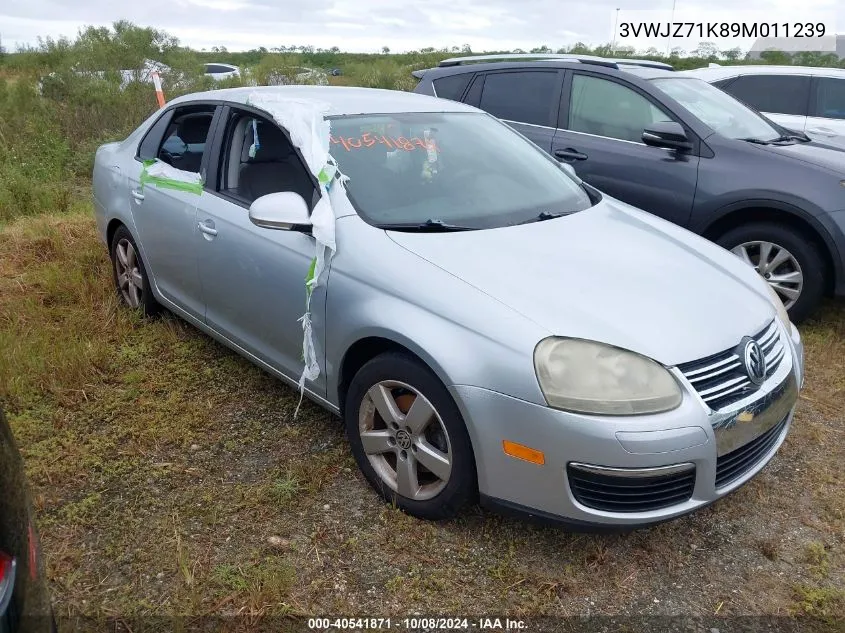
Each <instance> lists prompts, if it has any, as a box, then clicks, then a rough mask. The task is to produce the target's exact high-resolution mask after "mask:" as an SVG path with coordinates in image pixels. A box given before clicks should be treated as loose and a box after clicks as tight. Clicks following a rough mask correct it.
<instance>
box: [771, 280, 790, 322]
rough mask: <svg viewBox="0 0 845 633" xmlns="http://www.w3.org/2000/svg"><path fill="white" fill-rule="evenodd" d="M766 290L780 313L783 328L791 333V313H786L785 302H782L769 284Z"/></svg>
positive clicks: (779, 317)
mask: <svg viewBox="0 0 845 633" xmlns="http://www.w3.org/2000/svg"><path fill="white" fill-rule="evenodd" d="M766 288H767V289H768V291H769V296H770V298H771V300H772V304H773V305H774V306H775V310H776V311H777V313H778V319H780V322H781V323H782V324H783V327H784V328H786V331H787V332H790V331H791V330H792V328H791V327H790V322H789V313H788V312H787V311H786V308H785V307H784V305H783V301H781V298H780V295H778V293H777V292H775V289H774V288H772V287H771V285H769V284H768V283H767V284H766Z"/></svg>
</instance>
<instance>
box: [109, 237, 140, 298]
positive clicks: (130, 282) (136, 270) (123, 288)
mask: <svg viewBox="0 0 845 633" xmlns="http://www.w3.org/2000/svg"><path fill="white" fill-rule="evenodd" d="M114 268H115V273H116V277H117V287H118V289H119V290H120V294H121V296H122V297H123V300H124V301H126V303H127V305H129V307H131V308H137V307H139V306H140V305H141V299H142V298H143V294H144V277H143V275H142V274H141V265H140V262H139V260H138V253H136V252H135V247H134V246H133V245H132V242H130V241H129V240H128V239H126V238H123V239H121V240H120V241H119V242H118V243H117V246H116V247H115V258H114Z"/></svg>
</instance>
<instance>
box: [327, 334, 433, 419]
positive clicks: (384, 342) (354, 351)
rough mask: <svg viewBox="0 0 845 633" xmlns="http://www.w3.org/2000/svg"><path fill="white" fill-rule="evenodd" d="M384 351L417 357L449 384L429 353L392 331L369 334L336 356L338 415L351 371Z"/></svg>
mask: <svg viewBox="0 0 845 633" xmlns="http://www.w3.org/2000/svg"><path fill="white" fill-rule="evenodd" d="M386 352H400V353H402V354H407V355H408V356H410V357H411V358H414V359H416V360H418V361H419V362H420V363H422V364H423V365H425V367H427V368H428V369H429V370H430V371H431V372H433V373H434V375H435V376H437V378H438V379H439V380H440V382H442V383H443V384H444V386H446V387H447V389H448V386H449V383H448V380H447V379H446V376H445V373H444V370H443V368H442V367H440V366H439V365H438V364H437V363H436V362H435V361H434V359H433V358H431V356H430V355H429V354H426V353H425V352H424V351H423V350H420V349H419V348H418V347H417V346H416V345H414V344H413V342H411V341H408V340H406V339H405V337H402V336H397V335H395V334H393V335H388V334H387V333H379V334H370V335H366V336H362V337H361V338H359V339H357V340H356V341H355V342H353V343H352V344H351V345H350V346H349V347H348V348H347V349H346V351H345V352H344V354H343V356H342V357H341V359H340V363H339V365H338V371H337V381H336V385H337V402H338V407H339V409H340V412H341V415H343V411H344V408H345V406H346V394H347V392H348V391H349V385H350V383H351V382H352V379H353V378H354V377H355V374H357V373H358V371H359V370H360V369H361V367H363V366H364V365H365V364H367V363H368V362H369V361H371V360H372V359H373V358H375V357H376V356H380V355H381V354H384V353H386Z"/></svg>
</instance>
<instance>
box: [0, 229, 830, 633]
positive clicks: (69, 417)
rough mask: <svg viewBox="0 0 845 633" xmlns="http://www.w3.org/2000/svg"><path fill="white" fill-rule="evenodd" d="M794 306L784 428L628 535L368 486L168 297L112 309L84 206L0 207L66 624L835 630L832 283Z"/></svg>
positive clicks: (16, 363) (343, 453) (0, 252)
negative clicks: (701, 498) (145, 314)
mask: <svg viewBox="0 0 845 633" xmlns="http://www.w3.org/2000/svg"><path fill="white" fill-rule="evenodd" d="M801 329H802V334H803V336H804V337H805V343H806V346H807V351H806V355H807V368H808V369H807V386H806V389H805V390H804V392H803V393H802V397H801V401H800V405H799V408H798V412H797V414H796V418H795V422H794V425H793V429H792V431H791V433H790V435H789V437H788V439H787V441H786V444H785V445H784V447H783V448H782V450H781V451H780V453H779V454H778V456H777V457H776V458H775V459H774V460H773V462H772V463H771V464H770V465H769V466H768V467H767V468H766V469H765V470H764V471H763V473H762V474H761V475H760V476H759V477H757V478H756V479H755V480H754V481H752V482H751V483H750V484H749V485H747V486H745V487H744V488H742V489H741V490H740V491H738V492H737V493H736V494H734V495H732V496H730V497H728V498H727V499H725V500H722V501H720V502H718V503H716V504H714V505H712V506H710V507H708V508H706V509H704V510H703V511H700V512H698V513H696V514H694V515H692V516H688V517H685V518H682V519H679V520H675V521H672V522H670V523H667V524H663V525H660V526H658V527H655V528H652V529H648V530H643V531H637V532H633V533H630V534H626V535H610V536H609V535H589V534H575V533H569V532H567V531H565V530H563V529H560V528H554V527H542V526H537V525H532V524H529V523H526V522H524V521H520V520H514V519H507V518H502V517H499V516H495V515H492V514H489V513H486V512H484V511H481V510H479V509H473V510H471V511H469V512H467V513H466V514H465V515H464V516H462V517H460V518H459V519H457V520H455V521H452V522H448V523H442V524H437V523H426V522H423V521H419V520H416V519H413V518H411V517H408V516H405V515H403V514H402V513H401V512H399V511H397V510H396V509H394V508H391V507H388V506H386V505H384V504H383V503H382V502H381V501H380V499H379V498H377V496H376V495H375V494H374V493H373V492H371V490H370V489H369V488H368V487H367V485H366V484H365V482H364V481H363V478H362V477H361V476H360V475H359V474H358V471H357V468H356V466H355V464H354V461H353V459H352V456H351V454H350V452H349V449H348V446H347V443H346V441H345V439H344V435H343V431H342V428H341V425H340V423H339V421H338V420H337V419H336V418H333V417H332V416H331V415H329V414H327V413H325V412H324V411H322V410H321V409H319V408H318V407H317V406H315V405H312V404H310V403H307V402H306V403H305V404H303V407H302V410H301V411H300V414H299V416H298V418H297V419H296V420H294V419H293V410H294V408H295V406H296V402H297V397H298V394H296V393H295V392H294V391H293V390H291V389H290V388H288V387H286V386H284V385H283V384H281V383H280V382H278V381H276V380H274V379H273V378H271V377H269V376H268V375H266V374H264V373H262V372H261V371H260V370H258V369H256V368H254V367H253V366H251V365H250V364H249V363H248V362H246V361H245V360H242V359H240V358H239V357H237V356H236V355H235V354H233V353H232V352H230V351H228V350H226V349H224V348H223V347H221V346H220V345H218V344H216V343H215V342H213V341H212V340H211V339H209V338H208V337H206V336H205V335H203V334H201V333H199V332H198V331H197V330H195V329H194V328H192V327H190V326H188V325H186V324H184V323H183V322H181V321H179V320H178V319H175V318H173V317H168V316H164V317H162V318H158V319H155V320H153V321H147V322H145V321H141V320H138V319H136V318H134V317H133V316H132V315H130V314H128V313H127V311H126V310H124V309H122V308H120V307H119V306H118V304H117V301H116V299H115V297H114V296H113V292H112V286H111V278H110V272H109V265H108V261H107V257H106V252H105V249H104V247H103V246H102V245H101V244H100V243H99V242H97V240H96V237H95V234H94V226H93V221H92V220H91V219H90V216H89V215H88V214H87V213H80V214H78V215H71V216H65V217H61V218H59V217H54V218H41V219H36V220H25V221H21V222H19V223H17V224H13V225H10V226H7V227H6V228H5V229H2V230H0V358H4V359H5V361H4V362H5V363H6V367H5V368H2V367H0V398H2V399H3V401H4V402H5V404H6V407H7V408H8V410H9V413H10V418H11V423H12V426H13V429H14V431H15V432H16V434H17V436H18V439H19V443H20V445H21V448H22V451H23V453H24V456H25V459H26V460H27V467H28V471H29V475H30V478H31V482H32V485H33V488H34V493H35V498H36V502H37V508H38V512H39V528H40V531H41V535H42V541H43V546H44V550H45V552H46V557H47V562H48V571H49V577H50V580H51V582H52V587H53V592H54V602H55V609H56V614H57V616H58V617H59V620H60V623H63V624H62V626H63V627H64V628H67V630H70V629H71V628H72V624H73V622H74V621H75V620H73V619H72V618H78V617H82V616H90V617H94V618H107V617H116V618H118V620H119V621H120V622H124V623H126V622H129V621H131V620H132V619H133V618H137V617H139V616H143V617H146V618H148V621H149V622H152V621H153V620H154V616H156V617H157V616H161V617H166V616H172V615H188V616H222V617H229V618H230V620H229V621H230V622H239V623H240V625H242V626H245V627H246V628H252V627H253V626H255V625H256V624H255V623H257V622H258V620H257V619H256V618H259V617H262V616H265V617H270V616H272V617H277V618H279V619H278V620H274V621H273V622H274V623H275V624H274V627H275V630H286V627H291V626H299V627H305V626H306V624H305V623H306V622H307V618H308V617H309V616H325V615H336V616H344V615H352V616H359V617H364V616H367V617H376V616H381V617H388V616H392V617H393V618H403V617H405V616H408V617H410V616H412V615H414V614H420V615H444V616H448V615H456V616H457V615H460V616H465V617H472V618H477V617H480V616H489V617H495V616H498V617H504V616H506V615H507V616H510V617H511V618H528V619H530V618H532V617H533V618H536V617H538V616H550V617H554V618H561V617H567V616H572V617H574V616H587V615H590V616H599V615H602V616H616V617H617V618H622V620H619V621H618V622H616V624H614V621H612V620H596V621H594V623H595V622H601V623H602V625H601V626H605V627H606V628H604V629H603V630H623V629H625V630H646V629H648V630H656V626H657V625H656V622H658V620H642V619H640V620H631V619H630V618H653V617H657V616H686V617H687V618H689V617H698V618H705V619H707V618H727V619H724V620H721V621H722V622H723V624H724V626H722V628H721V630H722V631H723V632H724V631H728V630H734V629H732V628H731V626H733V624H736V623H738V622H740V620H731V619H730V618H733V617H736V616H778V618H779V619H774V620H768V621H764V620H761V619H758V620H746V621H745V622H746V623H751V622H757V623H758V625H760V626H763V625H762V624H760V623H764V622H765V623H766V624H765V626H767V627H769V628H768V629H767V630H771V627H772V626H774V627H775V628H779V629H780V628H783V629H784V630H785V629H786V628H790V627H791V628H794V629H795V630H806V629H807V628H814V629H817V630H833V629H837V630H841V627H842V619H841V618H842V617H843V616H845V590H843V587H845V564H843V563H844V562H845V485H843V484H844V483H845V469H844V468H843V466H842V464H843V463H844V462H845V435H843V434H845V304H843V302H841V301H840V302H830V303H828V304H827V305H826V306H825V308H824V310H823V311H822V313H821V314H820V315H819V317H818V318H817V319H816V320H815V321H813V322H811V323H808V324H805V325H804V326H803V327H802V328H801ZM68 618H71V619H68ZM535 621H536V622H537V626H536V627H535V630H539V628H540V623H542V622H546V624H547V625H548V626H549V627H550V628H549V629H548V630H563V628H564V624H563V622H569V623H570V624H571V623H572V622H573V621H562V620H539V619H538V620H535ZM708 621H709V620H708ZM76 622H77V624H78V623H79V622H80V621H76ZM161 622H170V624H167V625H164V628H165V629H167V628H170V629H171V630H172V629H176V628H180V627H181V626H182V624H180V625H179V627H177V626H175V625H174V624H173V622H175V621H172V620H162V621H161ZM576 622H577V621H576ZM620 622H621V623H620ZM636 622H640V623H643V622H650V623H651V624H649V625H648V626H646V625H645V624H642V626H641V625H638V624H635V623H636ZM665 622H667V623H671V624H670V626H675V625H676V624H677V623H678V622H691V620H684V621H679V620H666V621H665ZM702 622H704V621H703V620H702ZM632 623H634V624H632ZM218 624H219V623H218ZM582 624H583V622H582ZM699 624H700V627H703V628H701V630H703V631H706V632H707V633H711V632H712V630H713V626H711V625H708V624H706V623H705V624H701V623H699ZM89 625H90V622H89ZM677 625H678V626H681V624H677ZM728 625H730V626H728ZM86 626H87V625H86ZM91 626H93V625H91ZM684 626H686V625H684ZM690 626H692V625H690ZM127 627H129V628H127V629H126V630H139V629H138V627H136V628H135V629H132V627H130V626H129V625H128V624H127ZM620 627H621V628H620ZM626 627H627V628H626ZM84 628H86V627H85V626H82V629H84ZM576 628H578V627H576ZM764 628H765V627H764ZM302 630H305V628H302ZM402 630H406V629H402ZM573 630H574V629H573ZM596 630H598V629H596ZM672 630H675V629H672ZM677 630H698V629H690V628H683V627H681V628H678V629H677Z"/></svg>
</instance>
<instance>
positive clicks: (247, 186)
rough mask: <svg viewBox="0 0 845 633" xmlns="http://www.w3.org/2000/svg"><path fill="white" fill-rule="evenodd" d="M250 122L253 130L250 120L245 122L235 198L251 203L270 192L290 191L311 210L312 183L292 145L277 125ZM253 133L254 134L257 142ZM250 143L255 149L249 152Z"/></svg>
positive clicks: (265, 122) (258, 120)
mask: <svg viewBox="0 0 845 633" xmlns="http://www.w3.org/2000/svg"><path fill="white" fill-rule="evenodd" d="M254 121H255V126H254V127H253V120H248V121H247V125H246V130H245V137H244V140H243V145H242V149H241V155H240V162H241V165H240V168H239V171H238V184H237V189H236V193H237V195H238V196H239V197H241V198H244V199H245V200H246V201H247V202H248V203H252V202H253V201H254V200H255V199H257V198H260V197H261V196H266V195H267V194H270V193H277V192H280V191H293V192H295V193H298V194H299V195H300V196H302V198H303V199H304V200H305V202H306V204H308V206H309V208H310V207H312V206H313V200H312V198H313V197H314V192H315V189H314V184H313V182H312V180H311V177H310V175H309V174H308V172H307V171H306V169H305V167H304V166H303V164H302V161H300V159H299V157H298V156H297V155H296V152H295V151H294V148H293V145H291V143H290V141H288V139H287V137H286V136H285V135H284V133H283V132H282V131H281V130H280V129H279V128H278V127H277V126H275V125H273V124H272V123H269V122H267V121H262V120H260V119H255V120H254ZM237 127H238V126H236V129H237ZM254 130H257V132H258V133H257V139H256V134H255V131H254ZM256 141H257V142H256ZM253 144H254V145H255V149H254V152H251V151H250V148H251V147H252V146H253ZM236 147H237V146H236ZM251 153H252V154H253V155H250V154H251Z"/></svg>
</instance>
